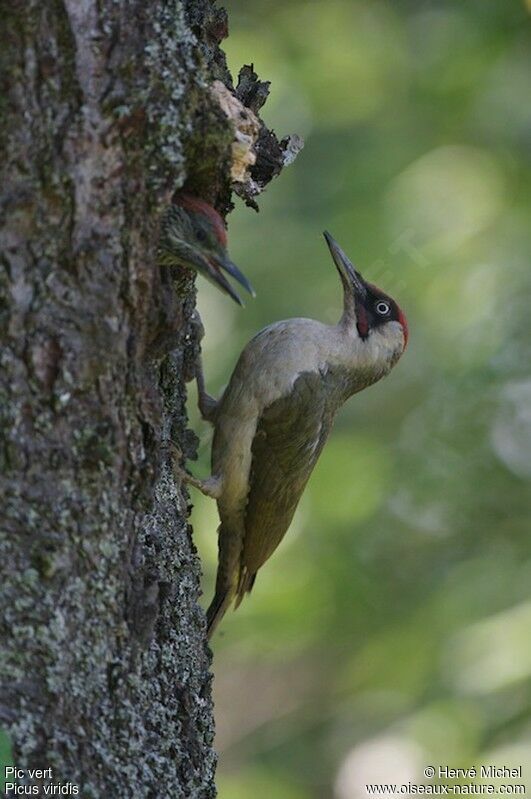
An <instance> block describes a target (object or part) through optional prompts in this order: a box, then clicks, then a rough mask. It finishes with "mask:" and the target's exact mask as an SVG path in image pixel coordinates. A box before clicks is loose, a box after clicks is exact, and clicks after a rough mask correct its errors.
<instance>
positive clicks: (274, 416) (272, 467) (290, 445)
mask: <svg viewBox="0 0 531 799" xmlns="http://www.w3.org/2000/svg"><path fill="white" fill-rule="evenodd" d="M339 404H340V403H339V402H338V398H337V391H336V390H334V386H333V384H332V381H330V380H329V379H328V375H327V374H324V373H319V372H318V373H315V372H304V373H302V374H301V375H300V376H299V377H298V378H297V380H296V381H295V384H294V386H293V390H292V391H291V393H290V394H289V395H287V396H285V397H281V398H280V399H278V400H276V401H275V402H273V403H272V404H271V405H269V406H268V407H267V408H266V409H265V411H264V413H263V414H262V416H261V417H260V420H259V422H258V426H257V430H256V435H255V438H254V441H253V446H252V462H251V474H250V492H249V500H248V504H247V509H246V515H245V538H244V542H243V552H242V559H241V570H240V582H239V586H238V592H237V593H238V598H237V603H238V604H239V602H240V601H241V600H242V598H243V596H244V594H245V592H246V591H250V590H251V588H252V586H253V583H254V579H255V576H256V572H257V571H258V569H259V568H260V566H262V565H263V564H264V563H265V561H266V560H267V559H268V558H269V557H270V556H271V554H272V553H273V552H274V551H275V549H276V548H277V546H278V545H279V543H280V542H281V540H282V538H283V537H284V534H285V533H286V531H287V529H288V527H289V525H290V523H291V520H292V518H293V514H294V513H295V510H296V508H297V505H298V504H299V500H300V498H301V496H302V493H303V491H304V488H305V486H306V483H307V482H308V479H309V477H310V475H311V473H312V470H313V468H314V466H315V464H316V462H317V459H318V458H319V455H320V453H321V450H322V448H323V446H324V444H325V441H326V439H327V438H328V435H329V433H330V430H331V429H332V425H333V421H334V416H335V411H336V410H337V408H338V406H339Z"/></svg>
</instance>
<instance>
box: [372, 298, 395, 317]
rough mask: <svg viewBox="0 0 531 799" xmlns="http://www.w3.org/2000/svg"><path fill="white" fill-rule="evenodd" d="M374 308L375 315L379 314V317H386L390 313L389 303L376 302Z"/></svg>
mask: <svg viewBox="0 0 531 799" xmlns="http://www.w3.org/2000/svg"><path fill="white" fill-rule="evenodd" d="M374 308H375V311H376V313H377V314H380V316H387V314H388V313H389V312H390V311H391V306H390V305H389V303H388V302H384V301H383V300H380V301H379V302H377V303H376V305H375V306H374Z"/></svg>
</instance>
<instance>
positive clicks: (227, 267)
mask: <svg viewBox="0 0 531 799" xmlns="http://www.w3.org/2000/svg"><path fill="white" fill-rule="evenodd" d="M210 262H211V263H212V265H213V266H214V267H215V268H217V269H223V270H224V271H225V272H227V274H229V275H230V276H231V277H233V278H234V279H235V280H237V281H238V283H240V285H242V286H243V287H244V289H246V291H248V292H249V294H250V295H251V297H256V293H255V290H254V289H253V287H252V286H251V284H250V283H249V281H248V280H247V278H246V277H245V275H244V274H242V272H240V270H239V269H238V267H237V266H236V264H235V263H234V262H233V261H231V260H230V258H229V257H228V255H227V254H226V253H224V254H223V255H213V256H211V258H210ZM231 296H232V295H231Z"/></svg>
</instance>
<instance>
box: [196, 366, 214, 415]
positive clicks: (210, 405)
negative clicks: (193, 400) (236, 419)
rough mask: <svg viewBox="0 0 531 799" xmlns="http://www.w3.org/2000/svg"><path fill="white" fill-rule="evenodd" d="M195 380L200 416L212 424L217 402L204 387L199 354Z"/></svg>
mask: <svg viewBox="0 0 531 799" xmlns="http://www.w3.org/2000/svg"><path fill="white" fill-rule="evenodd" d="M195 381H196V383H197V404H198V405H199V411H200V413H201V416H202V417H203V419H204V420H205V421H206V422H210V423H211V424H214V420H215V418H216V411H217V409H218V405H219V402H218V400H217V399H214V397H212V396H210V394H208V393H207V391H206V389H205V376H204V374H203V362H202V360H201V356H200V355H198V356H197V362H196V365H195Z"/></svg>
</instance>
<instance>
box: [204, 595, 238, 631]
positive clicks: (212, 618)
mask: <svg viewBox="0 0 531 799" xmlns="http://www.w3.org/2000/svg"><path fill="white" fill-rule="evenodd" d="M233 597H234V594H233V592H232V591H231V590H230V588H227V589H225V590H223V591H216V593H215V595H214V599H213V600H212V602H211V603H210V605H209V608H208V610H207V639H208V640H209V641H210V639H211V638H212V635H213V634H214V632H215V630H216V627H217V626H218V624H219V623H220V621H221V619H222V618H223V616H224V615H225V613H226V612H227V610H228V609H229V606H230V604H231V602H232V600H233Z"/></svg>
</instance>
